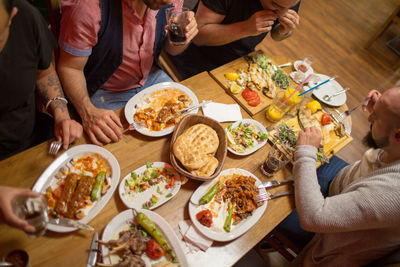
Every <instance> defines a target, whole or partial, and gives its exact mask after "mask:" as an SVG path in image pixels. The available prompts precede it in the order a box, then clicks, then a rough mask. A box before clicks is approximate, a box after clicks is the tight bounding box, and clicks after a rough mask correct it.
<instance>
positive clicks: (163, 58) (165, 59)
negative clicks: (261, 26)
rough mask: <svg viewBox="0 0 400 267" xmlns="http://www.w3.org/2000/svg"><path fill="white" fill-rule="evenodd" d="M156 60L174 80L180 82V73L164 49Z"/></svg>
mask: <svg viewBox="0 0 400 267" xmlns="http://www.w3.org/2000/svg"><path fill="white" fill-rule="evenodd" d="M158 62H159V64H160V67H161V68H162V69H163V70H164V71H165V72H166V73H167V74H168V75H169V76H170V77H171V78H172V79H173V80H174V81H175V82H180V81H181V80H182V77H181V75H180V74H179V72H178V70H177V69H176V67H175V65H174V63H172V61H171V59H170V58H169V56H168V54H167V53H166V52H164V51H161V54H160V57H159V58H158Z"/></svg>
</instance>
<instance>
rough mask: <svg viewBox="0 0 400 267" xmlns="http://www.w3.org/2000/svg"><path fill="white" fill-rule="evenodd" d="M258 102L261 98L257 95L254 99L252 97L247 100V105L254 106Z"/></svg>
mask: <svg viewBox="0 0 400 267" xmlns="http://www.w3.org/2000/svg"><path fill="white" fill-rule="evenodd" d="M260 103H261V99H260V97H259V96H258V97H257V98H256V99H252V100H250V101H249V105H250V106H252V107H256V106H258V105H259V104H260Z"/></svg>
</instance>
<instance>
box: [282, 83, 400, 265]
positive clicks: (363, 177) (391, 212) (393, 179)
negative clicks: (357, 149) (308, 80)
mask: <svg viewBox="0 0 400 267" xmlns="http://www.w3.org/2000/svg"><path fill="white" fill-rule="evenodd" d="M368 99H369V101H368V103H367V104H366V105H364V107H363V109H364V110H368V112H369V113H370V115H369V117H368V120H369V122H370V123H371V130H370V132H369V133H368V134H367V136H366V138H365V143H366V145H368V146H369V147H370V149H369V150H367V151H366V152H365V154H364V155H363V157H362V159H361V160H359V161H357V162H355V163H353V164H351V165H348V166H346V167H344V166H345V165H347V164H346V163H345V162H343V161H342V160H340V159H339V158H337V157H334V158H333V161H332V163H330V164H329V165H326V166H322V167H321V168H319V170H318V171H315V164H316V160H317V156H316V152H317V148H318V147H319V144H320V142H321V132H320V131H319V130H318V129H316V128H314V127H311V128H306V129H305V130H304V131H302V132H300V133H299V136H298V141H297V147H296V152H295V164H294V169H293V172H294V177H295V190H296V192H295V200H296V208H297V212H298V219H299V221H300V225H301V227H302V229H304V230H306V231H310V232H312V233H315V234H311V233H308V234H307V233H300V238H302V239H303V240H302V241H303V244H304V243H307V241H308V240H310V238H312V239H311V241H309V242H308V244H307V245H306V246H305V247H304V248H303V250H302V251H301V253H300V254H299V255H298V256H297V258H296V264H297V265H300V266H362V265H365V264H367V263H369V262H371V261H373V260H376V259H378V258H381V257H383V256H385V255H387V254H390V253H391V252H393V251H395V250H396V249H398V248H400V227H399V225H400V87H399V88H392V89H389V90H387V91H386V92H384V93H383V94H380V93H379V92H378V91H376V90H373V91H371V92H370V93H369V95H368ZM295 217H296V214H295V213H293V214H291V215H290V217H289V218H288V219H286V220H285V221H283V222H282V223H281V224H280V225H279V226H278V227H277V230H278V231H280V232H282V233H283V234H285V235H290V236H288V237H290V238H293V237H294V236H293V235H295V234H296V233H295V232H296V229H295V228H296V227H295V225H294V218H295ZM288 221H291V222H288ZM290 226H292V227H291V228H290ZM297 233H298V232H297Z"/></svg>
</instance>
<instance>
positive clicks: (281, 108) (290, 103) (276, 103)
mask: <svg viewBox="0 0 400 267" xmlns="http://www.w3.org/2000/svg"><path fill="white" fill-rule="evenodd" d="M293 92H294V89H291V88H289V89H286V90H284V91H280V92H279V93H278V94H277V95H276V97H275V98H274V100H273V101H272V103H271V105H269V106H268V107H267V112H266V114H265V116H266V117H267V120H269V121H270V122H277V121H279V120H280V119H282V117H283V116H284V115H285V114H286V113H287V112H288V111H290V110H291V109H292V108H293V107H295V106H296V105H297V104H299V103H300V102H301V100H302V97H301V96H299V94H300V92H295V93H294V94H293V95H292V96H291V97H290V98H289V99H288V100H287V101H286V102H285V100H286V99H287V98H288V97H289V96H290V95H291V94H292V93H293ZM283 102H285V103H284V104H282V103H283Z"/></svg>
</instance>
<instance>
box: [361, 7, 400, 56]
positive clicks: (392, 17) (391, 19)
mask: <svg viewBox="0 0 400 267" xmlns="http://www.w3.org/2000/svg"><path fill="white" fill-rule="evenodd" d="M399 15H400V5H399V6H398V7H397V8H396V9H395V10H394V11H393V13H392V14H391V15H390V16H389V17H388V18H387V20H386V21H385V23H383V25H382V26H381V27H380V28H379V29H378V30H377V31H376V32H375V34H374V35H373V36H372V37H371V38H370V39H369V41H368V42H367V43H366V45H365V48H366V49H367V48H369V47H370V46H371V45H372V43H373V42H375V40H376V39H378V37H379V36H380V35H381V34H382V33H383V32H384V31H385V30H386V29H387V28H388V27H389V26H390V25H391V24H392V23H393V22H395V21H396V22H400V17H399Z"/></svg>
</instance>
